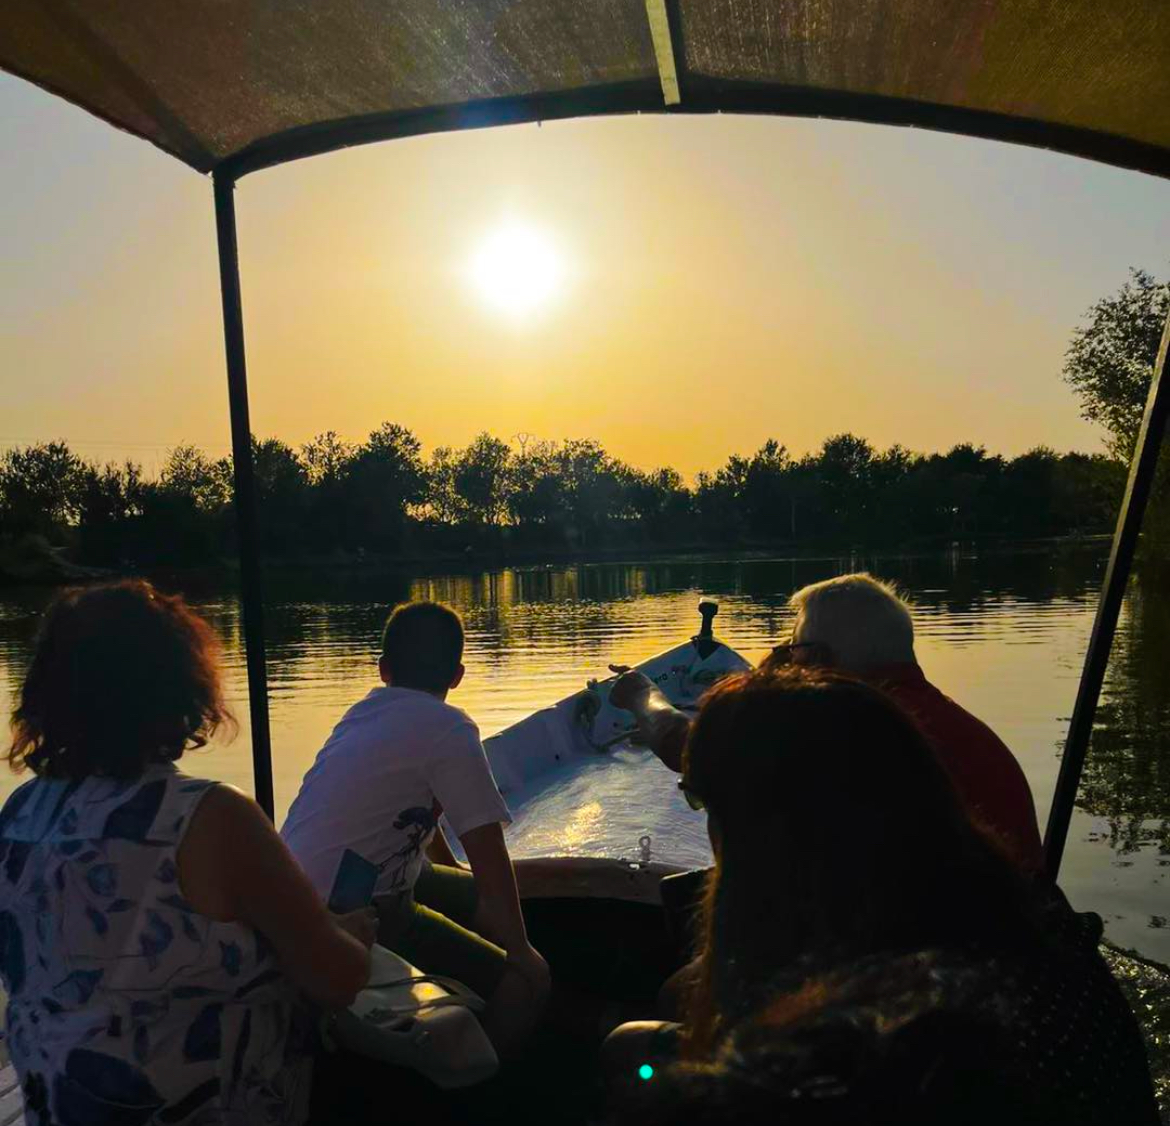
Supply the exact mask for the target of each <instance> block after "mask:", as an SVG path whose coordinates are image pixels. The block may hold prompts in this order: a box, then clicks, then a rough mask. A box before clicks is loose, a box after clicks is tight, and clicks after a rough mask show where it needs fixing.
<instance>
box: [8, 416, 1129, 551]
mask: <svg viewBox="0 0 1170 1126" xmlns="http://www.w3.org/2000/svg"><path fill="white" fill-rule="evenodd" d="M252 454H253V461H254V466H255V477H256V491H257V499H258V515H259V525H260V536H261V543H262V545H263V548H264V550H265V551H266V552H267V553H268V554H269V555H272V556H275V557H283V558H295V557H302V558H315V557H325V556H329V555H331V554H335V553H338V552H344V553H350V554H357V555H361V554H365V553H370V554H374V555H391V554H395V553H402V552H404V551H405V552H422V553H425V552H440V553H441V552H452V553H455V552H460V551H466V550H467V549H469V548H470V549H472V550H478V549H503V548H506V547H507V548H517V549H531V550H544V549H549V550H570V551H573V550H585V551H588V550H594V549H604V548H609V547H623V546H648V547H659V546H661V547H684V546H696V547H697V546H712V547H715V546H718V547H728V548H735V547H752V546H757V545H758V546H764V545H774V544H778V543H784V544H790V545H793V546H800V545H807V546H812V545H827V544H841V543H845V544H847V543H865V544H881V543H885V544H888V543H893V542H911V541H923V542H926V541H931V540H940V539H955V538H977V537H1038V536H1049V535H1060V534H1069V533H1091V532H1101V531H1107V530H1109V528H1110V526H1111V523H1112V521H1113V519H1114V516H1115V513H1116V510H1117V504H1118V500H1119V497H1120V493H1121V490H1122V488H1123V486H1124V476H1125V469H1124V465H1123V464H1122V463H1121V462H1119V461H1118V460H1116V459H1114V458H1110V457H1107V456H1105V455H1100V454H1080V453H1066V454H1058V453H1055V452H1054V451H1052V450H1050V449H1046V448H1043V447H1040V448H1037V449H1035V450H1032V451H1030V452H1028V453H1026V454H1023V455H1021V456H1019V457H1016V458H1004V457H1002V456H1000V455H997V454H991V453H988V452H987V450H985V449H984V448H983V447H981V446H974V445H970V444H964V445H958V446H955V447H954V448H953V449H951V450H949V451H948V452H946V453H934V454H920V453H912V452H911V451H909V450H907V449H905V448H903V447H902V446H898V445H895V446H891V447H890V448H888V449H885V450H877V449H875V448H874V447H873V445H871V444H870V443H869V442H868V441H866V440H865V439H863V438H859V437H857V436H855V435H852V434H839V435H836V436H834V437H831V438H828V439H827V440H826V441H825V442H824V443H823V445H822V446H821V448H820V449H819V450H817V451H816V452H815V453H811V454H808V455H805V456H803V457H794V456H793V455H792V454H790V453H789V451H788V450H787V449H786V448H785V447H784V446H783V445H782V444H781V443H779V442H778V441H775V440H770V441H768V442H765V443H764V444H763V445H762V446H761V447H760V448H759V449H758V450H757V451H756V452H755V453H753V454H751V455H750V456H746V457H745V456H739V455H732V456H730V457H729V458H728V459H727V461H726V462H725V463H724V464H723V465H721V466H720V467H719V468H717V469H714V470H712V471H710V472H701V473H699V474H698V475H697V477H696V478H695V480H694V482H693V483H689V484H688V483H687V482H685V481H684V480H683V477H682V475H681V474H680V473H678V472H677V471H676V470H674V469H671V468H660V469H654V470H649V471H647V470H642V469H637V468H634V467H632V466H630V465H627V464H625V463H624V462H622V461H621V460H619V459H618V458H615V457H614V456H612V455H611V454H610V453H608V452H607V451H606V450H605V449H604V447H603V446H602V445H601V444H600V443H598V442H596V441H591V440H583V439H568V440H565V441H545V442H533V443H530V444H527V445H526V446H525V447H524V448H522V449H517V448H514V447H513V446H510V445H509V444H508V443H506V442H504V441H502V440H500V439H499V438H497V437H493V436H492V435H490V434H486V433H484V434H480V435H479V436H478V437H476V438H475V439H474V440H473V441H472V442H471V443H470V444H469V445H467V446H466V447H464V448H462V449H452V448H448V447H440V448H439V449H436V450H434V451H433V453H432V454H431V455H430V456H429V457H424V456H423V452H422V448H421V444H420V442H419V440H418V438H417V437H416V435H415V434H413V433H412V432H411V431H410V430H409V429H407V428H406V427H403V426H400V425H397V424H395V423H391V422H386V423H383V424H382V425H381V426H379V427H378V428H377V429H376V430H374V431H373V432H372V433H371V434H370V435H369V437H368V438H367V439H366V440H365V441H363V442H357V443H351V442H346V441H344V440H343V439H341V438H340V437H339V436H338V435H337V434H336V433H334V432H332V431H329V432H327V433H325V434H322V435H319V436H318V437H316V438H314V439H313V440H312V441H311V442H308V443H306V444H305V445H303V446H301V447H300V448H299V449H296V448H294V447H292V446H291V445H289V444H288V443H286V442H283V441H281V440H280V439H277V438H267V439H264V440H258V439H253V444H252ZM29 534H32V535H39V536H43V537H45V538H46V539H47V540H48V541H49V542H50V543H52V544H55V545H60V546H68V547H69V548H71V549H72V553H73V555H74V557H75V558H76V559H77V560H78V561H79V562H84V563H89V564H96V565H104V566H117V565H137V566H151V565H165V564H186V563H198V562H205V561H209V560H212V559H215V558H217V557H221V556H230V555H231V554H232V552H233V551H234V545H235V527H234V513H233V501H232V471H231V463H230V460H229V459H227V458H219V459H214V458H211V457H208V456H207V455H206V454H205V453H204V452H202V451H201V450H199V449H197V448H196V447H194V446H190V445H182V446H179V447H177V448H176V449H174V450H173V451H171V453H170V455H169V457H168V458H167V460H166V462H165V464H164V465H163V467H162V470H161V472H160V473H159V474H158V475H157V477H155V478H153V479H148V478H147V476H146V475H145V474H144V473H143V471H142V468H141V466H139V465H137V464H135V463H133V462H126V463H124V464H121V465H115V464H107V465H97V464H94V463H91V462H89V461H86V460H85V459H83V458H82V457H80V456H78V455H77V454H76V453H74V452H73V451H72V450H70V448H69V446H68V445H67V443H65V442H60V441H57V442H46V443H41V444H38V445H33V446H28V447H24V448H17V449H11V450H9V451H7V452H6V453H4V454H3V455H2V456H0V536H3V537H8V538H12V537H19V536H23V535H29Z"/></svg>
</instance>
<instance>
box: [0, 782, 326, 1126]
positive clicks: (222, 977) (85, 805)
mask: <svg viewBox="0 0 1170 1126" xmlns="http://www.w3.org/2000/svg"><path fill="white" fill-rule="evenodd" d="M214 784H215V783H213V782H209V781H204V780H201V779H196V778H188V777H187V776H185V775H183V774H180V773H179V772H178V771H177V770H176V769H175V768H174V767H173V766H170V765H167V766H157V767H152V768H151V769H150V770H148V771H147V772H146V773H145V774H144V775H143V776H142V777H141V778H138V779H136V780H134V781H131V782H124V781H116V780H113V779H108V778H90V779H87V780H86V781H84V782H80V783H65V782H53V781H47V780H44V779H39V778H38V779H34V780H33V781H31V782H28V783H26V784H25V785H23V786H21V787H20V789H19V790H17V791H16V792H15V793H14V794H13V795H12V797H10V798H9V800H8V802H7V803H6V804H5V806H4V808H3V809H2V810H0V977H2V978H3V982H4V986H5V988H6V989H7V990H8V994H9V1002H8V1041H9V1049H10V1051H11V1055H12V1060H13V1063H14V1064H15V1065H16V1068H17V1070H18V1072H19V1073H20V1075H21V1080H22V1084H23V1089H24V1092H25V1112H26V1119H27V1120H28V1122H29V1123H30V1126H98V1124H102V1123H107V1122H108V1123H110V1124H111V1126H113V1124H114V1123H117V1124H119V1126H121V1124H123V1123H125V1124H130V1126H139V1124H140V1126H154V1124H156V1123H159V1124H161V1123H164V1122H165V1123H168V1124H173V1123H190V1124H192V1126H194V1124H196V1123H198V1124H199V1126H210V1124H212V1123H230V1124H233V1126H234V1124H237V1123H238V1124H240V1126H243V1124H244V1123H249V1124H250V1123H265V1124H269V1126H287V1124H293V1123H299V1122H301V1121H303V1120H304V1117H305V1113H306V1110H307V1100H308V1082H309V1071H308V1067H309V1063H308V1056H307V1053H306V1051H305V1047H306V1040H307V1037H306V1026H307V1022H306V1019H305V1013H304V1012H303V1010H302V1009H301V1008H300V1007H299V1005H298V1002H297V998H296V995H295V993H294V991H293V988H292V986H291V985H290V984H289V983H288V980H287V979H286V978H285V977H284V976H283V975H282V974H281V973H280V972H279V970H278V969H277V968H276V965H275V962H274V961H273V957H272V954H271V951H270V949H269V947H268V945H267V944H266V943H264V942H263V940H262V939H261V937H260V935H258V934H257V933H256V932H254V931H252V930H249V929H248V928H246V927H243V926H240V925H238V924H235V923H220V922H216V921H215V920H212V919H209V918H207V917H205V916H203V915H200V914H198V913H197V912H195V911H194V910H193V909H192V907H191V905H190V904H189V903H188V902H187V901H186V900H185V899H184V898H183V896H182V893H181V889H180V887H179V872H178V865H177V861H176V856H175V854H176V851H177V849H178V846H179V843H180V842H181V840H182V837H183V833H184V831H185V829H186V826H187V823H188V820H189V819H190V816H191V814H192V812H194V810H195V808H196V806H197V805H198V804H199V801H200V799H201V798H202V797H203V795H204V794H205V793H206V792H207V790H208V789H209V788H210V787H211V786H213V785H214Z"/></svg>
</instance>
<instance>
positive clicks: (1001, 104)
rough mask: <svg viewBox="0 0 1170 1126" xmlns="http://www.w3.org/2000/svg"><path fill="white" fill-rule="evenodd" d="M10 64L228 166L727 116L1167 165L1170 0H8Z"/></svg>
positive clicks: (120, 121)
mask: <svg viewBox="0 0 1170 1126" xmlns="http://www.w3.org/2000/svg"><path fill="white" fill-rule="evenodd" d="M656 15H658V16H660V21H659V24H660V26H659V30H661V28H662V27H665V28H666V29H667V33H666V34H665V35H663V34H658V35H657V36H656V35H655V34H652V25H653V24H654V22H655V17H656ZM0 66H2V67H4V68H5V69H7V70H9V71H11V72H12V73H14V74H18V75H21V76H23V77H24V78H27V79H29V80H30V81H32V82H34V83H36V84H38V85H40V86H43V87H44V88H45V89H47V90H50V91H53V92H54V93H57V94H60V95H61V96H62V97H65V98H67V99H69V100H70V101H72V102H75V103H77V104H78V105H80V106H83V107H84V108H86V109H88V110H90V111H91V112H93V113H95V114H97V115H98V116H100V117H102V118H104V119H106V120H107V121H109V122H111V123H113V124H114V125H117V126H119V127H121V128H123V129H126V130H129V131H130V132H132V133H135V134H137V135H139V136H141V137H144V138H146V139H147V140H149V141H151V142H153V143H154V144H156V145H158V146H159V147H160V148H162V149H164V150H166V151H167V152H169V153H172V154H173V155H175V156H176V157H178V158H179V159H180V160H182V161H184V162H186V163H187V164H189V165H191V167H193V168H196V169H198V170H199V171H202V172H208V171H215V170H221V171H223V172H225V173H227V174H230V175H233V176H238V175H242V174H244V173H246V172H248V171H252V170H254V169H256V168H261V167H266V166H269V165H272V164H278V163H281V162H282V161H285V160H290V159H294V158H296V157H300V156H305V155H309V154H311V153H314V152H326V151H329V150H331V149H336V148H339V147H342V146H344V145H348V144H355V143H360V142H363V141H369V140H376V139H381V138H388V137H394V136H403V135H408V134H414V133H425V132H434V131H437V130H441V129H452V128H462V127H468V126H474V125H487V124H497V123H503V122H509V121H531V120H539V119H542V118H544V119H547V118H553V117H567V116H578V115H586V114H599V113H622V112H635V111H641V112H649V111H669V112H688V111H690V112H715V111H720V110H724V111H739V112H759V113H784V114H799V115H821V116H830V117H840V118H851V119H857V120H867V121H881V122H889V123H895V124H897V123H902V124H917V125H924V126H928V127H932V128H940V129H947V130H951V131H956V132H964V133H971V134H976V135H981V136H988V137H998V138H1001V139H1005V140H1015V141H1022V142H1024V143H1028V144H1036V145H1042V146H1046V147H1050V148H1056V149H1060V150H1062V151H1066V152H1072V153H1077V154H1079V155H1083V156H1089V157H1094V158H1096V159H1100V160H1105V161H1109V162H1112V163H1115V164H1119V165H1123V166H1126V167H1131V168H1139V169H1142V170H1144V171H1147V172H1152V173H1156V174H1159V175H1170V0H5V3H4V15H3V18H2V19H0ZM672 68H673V70H672ZM668 71H671V73H670V74H668V73H667V72H668ZM675 75H677V83H678V98H679V102H678V104H677V105H668V104H667V101H669V100H672V98H671V94H670V91H671V90H672V89H673V87H672V86H671V85H670V83H671V82H673V81H674V79H675ZM664 92H666V95H667V96H666V98H665V99H664Z"/></svg>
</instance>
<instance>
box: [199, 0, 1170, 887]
mask: <svg viewBox="0 0 1170 1126" xmlns="http://www.w3.org/2000/svg"><path fill="white" fill-rule="evenodd" d="M647 9H648V15H649V16H650V18H651V20H652V22H653V20H654V18H655V16H657V17H658V20H659V23H658V26H657V28H656V32H657V35H656V46H659V47H660V48H661V49H660V50H659V55H660V59H659V62H660V75H659V77H658V78H656V79H654V80H650V81H639V82H630V83H622V84H618V85H606V86H599V87H594V88H591V89H586V90H582V91H575V92H572V93H569V94H547V95H533V96H530V97H525V98H504V99H491V100H486V101H482V102H476V103H469V104H464V105H459V106H451V107H439V108H431V109H425V110H418V111H410V112H404V113H394V114H378V115H373V116H370V117H361V118H353V119H349V120H344V121H338V122H331V123H329V124H327V125H323V126H311V127H307V128H303V129H296V130H291V131H290V132H287V133H283V134H278V135H276V136H273V137H268V138H265V139H264V140H261V141H258V142H256V143H254V144H252V145H249V146H248V147H247V148H245V149H243V150H242V151H240V152H239V153H236V154H235V155H233V156H231V157H229V158H228V159H226V160H224V161H222V162H221V163H220V164H219V165H218V166H217V167H216V168H215V170H214V172H213V174H212V176H213V181H214V194H215V215H216V231H217V238H218V246H219V267H220V285H221V289H222V296H223V319H224V346H225V351H226V356H227V376H228V400H229V404H230V410H231V430H232V462H233V467H234V482H235V507H236V518H237V522H238V530H239V556H240V586H241V602H242V607H243V625H244V644H245V650H246V653H247V672H248V700H249V711H250V715H251V723H252V763H253V773H254V777H255V791H256V800H257V801H258V802H259V803H260V805H261V806H262V807H263V808H264V810H265V811H266V812H267V814H268V815H269V817H272V816H273V813H274V801H273V785H272V746H271V736H270V729H269V715H268V680H267V668H266V654H265V641H264V606H263V591H262V581H261V567H260V551H259V536H258V530H257V506H256V493H255V485H254V479H253V463H252V441H251V427H250V423H249V410H248V385H247V365H246V359H245V350H244V325H243V310H242V302H241V296H240V271H239V255H238V246H237V241H236V216H235V200H234V190H235V185H236V182H237V181H238V180H239V179H240V178H241V177H243V176H246V175H248V174H249V173H251V172H256V171H259V170H261V169H264V168H272V167H274V166H276V165H279V164H284V163H287V162H289V161H292V160H298V159H301V158H302V157H307V156H314V155H319V154H323V153H327V152H334V151H336V150H338V149H342V148H347V147H350V146H353V145H362V144H370V143H373V142H376V141H386V140H393V139H396V138H402V137H409V136H417V135H419V134H425V133H439V132H448V131H453V130H463V129H475V128H486V127H491V126H498V125H512V124H520V123H526V122H534V121H537V122H538V121H549V120H556V119H563V118H573V117H592V116H603V115H604V116H610V115H617V114H627V113H664V112H665V113H671V112H678V113H687V114H708V113H747V114H767V115H783V116H788V117H817V118H832V119H840V120H851V121H858V122H869V123H873V124H881V125H903V126H918V127H923V128H927V129H931V130H935V131H941V132H949V133H958V134H963V135H966V136H972V137H981V138H985V139H989V140H999V141H1007V142H1013V143H1017V144H1023V145H1028V146H1031V147H1035V148H1044V149H1050V150H1054V151H1058V152H1063V153H1066V154H1069V155H1075V156H1081V157H1086V158H1088V159H1093V160H1098V161H1102V162H1104V163H1108V164H1114V165H1117V166H1119V167H1123V168H1129V169H1134V170H1137V171H1142V172H1147V173H1150V174H1153V175H1157V176H1163V177H1170V151H1168V150H1166V149H1163V148H1160V147H1158V146H1155V145H1147V144H1142V143H1140V142H1136V141H1132V140H1128V139H1126V138H1122V137H1117V136H1113V135H1110V134H1104V133H1096V132H1093V131H1091V130H1085V129H1077V128H1070V127H1065V126H1056V125H1052V124H1048V123H1045V122H1042V121H1036V120H1032V119H1028V118H1017V117H1010V116H1007V115H1004V114H996V113H986V112H981V111H973V110H968V109H962V108H957V107H953V106H945V105H939V104H931V103H924V102H916V101H909V100H905V99H899V98H889V97H882V96H878V95H872V94H870V95H858V94H850V93H846V92H842V91H833V90H813V89H805V88H788V87H777V86H773V85H759V84H753V83H745V82H723V81H712V80H710V79H704V78H703V77H702V76H697V75H693V74H691V73H689V72H688V71H687V70H686V68H685V64H684V61H683V60H684V59H685V54H684V53H683V52H681V51H679V50H677V47H676V49H675V50H674V51H673V52H667V51H666V50H665V44H660V43H659V40H660V39H661V33H662V30H663V29H662V27H661V18H662V14H663V13H665V16H666V22H667V25H668V29H669V31H670V35H671V38H672V40H674V41H675V43H676V44H677V38H678V11H677V5H676V2H675V0H665V3H664V2H663V0H647ZM671 53H672V54H673V59H671V60H670V61H671V62H673V64H674V73H673V74H672V73H670V67H669V66H666V67H663V62H664V61H665V59H666V57H667V55H668V54H671ZM676 98H679V99H681V102H678V101H676V100H675V99H676ZM1168 345H1170V317H1168V318H1167V325H1166V331H1165V332H1164V334H1163V338H1162V345H1161V349H1160V352H1159V356H1158V361H1157V365H1156V369H1155V372H1154V378H1153V381H1152V382H1151V385H1150V391H1149V395H1148V398H1147V402H1146V409H1145V415H1144V418H1143V422H1142V427H1141V431H1140V434H1139V437H1138V441H1137V444H1136V446H1135V449H1134V453H1133V458H1132V461H1131V464H1130V471H1129V480H1128V484H1127V486H1126V490H1125V496H1124V499H1123V501H1122V504H1121V510H1120V512H1119V514H1118V519H1117V527H1116V530H1115V532H1114V536H1113V546H1112V550H1111V552H1110V556H1109V563H1108V566H1107V568H1106V571H1105V577H1104V581H1103V583H1102V588H1101V596H1100V601H1099V603H1098V607H1097V613H1096V617H1095V620H1094V624H1093V630H1092V634H1091V637H1090V640H1089V646H1088V650H1087V652H1086V654H1085V663H1084V668H1083V671H1082V674H1081V680H1080V685H1079V688H1078V691H1077V698H1076V705H1075V707H1074V710H1073V716H1072V721H1071V723H1070V726H1069V731H1068V736H1067V739H1066V743H1065V750H1064V755H1063V758H1062V761H1061V766H1060V773H1059V777H1058V779H1057V784H1056V790H1055V793H1054V796H1053V800H1052V806H1051V809H1050V812H1049V818H1048V825H1047V829H1046V832H1045V838H1044V845H1045V854H1046V863H1047V871H1048V875H1049V876H1050V877H1051V878H1052V879H1053V880H1055V879H1056V877H1057V875H1058V873H1059V870H1060V863H1061V859H1062V857H1063V854H1064V847H1065V843H1066V841H1067V838H1068V830H1069V825H1070V822H1071V819H1072V812H1073V807H1074V805H1075V802H1076V796H1077V790H1078V787H1079V784H1080V778H1081V772H1082V770H1083V767H1084V762H1085V756H1086V753H1087V750H1088V746H1089V741H1090V737H1091V735H1092V730H1093V720H1094V717H1095V714H1096V709H1097V701H1098V699H1099V697H1100V693H1101V687H1102V684H1103V683H1104V678H1105V672H1106V668H1107V666H1108V663H1109V655H1110V652H1111V650H1112V646H1113V638H1114V634H1115V632H1116V628H1117V621H1118V616H1119V614H1120V611H1121V604H1122V600H1123V598H1124V595H1125V589H1126V584H1127V582H1128V579H1129V575H1130V571H1131V569H1132V566H1133V559H1134V554H1135V551H1136V548H1137V542H1138V537H1139V533H1140V531H1141V525H1142V518H1143V516H1144V514H1145V510H1146V505H1147V502H1148V500H1149V496H1150V490H1151V486H1152V484H1153V480H1154V473H1155V470H1156V468H1157V463H1158V455H1159V451H1160V449H1161V444H1162V436H1163V434H1164V433H1165V431H1166V427H1167V420H1168V418H1170V377H1167V378H1163V376H1164V373H1165V368H1166V364H1167V350H1168Z"/></svg>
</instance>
